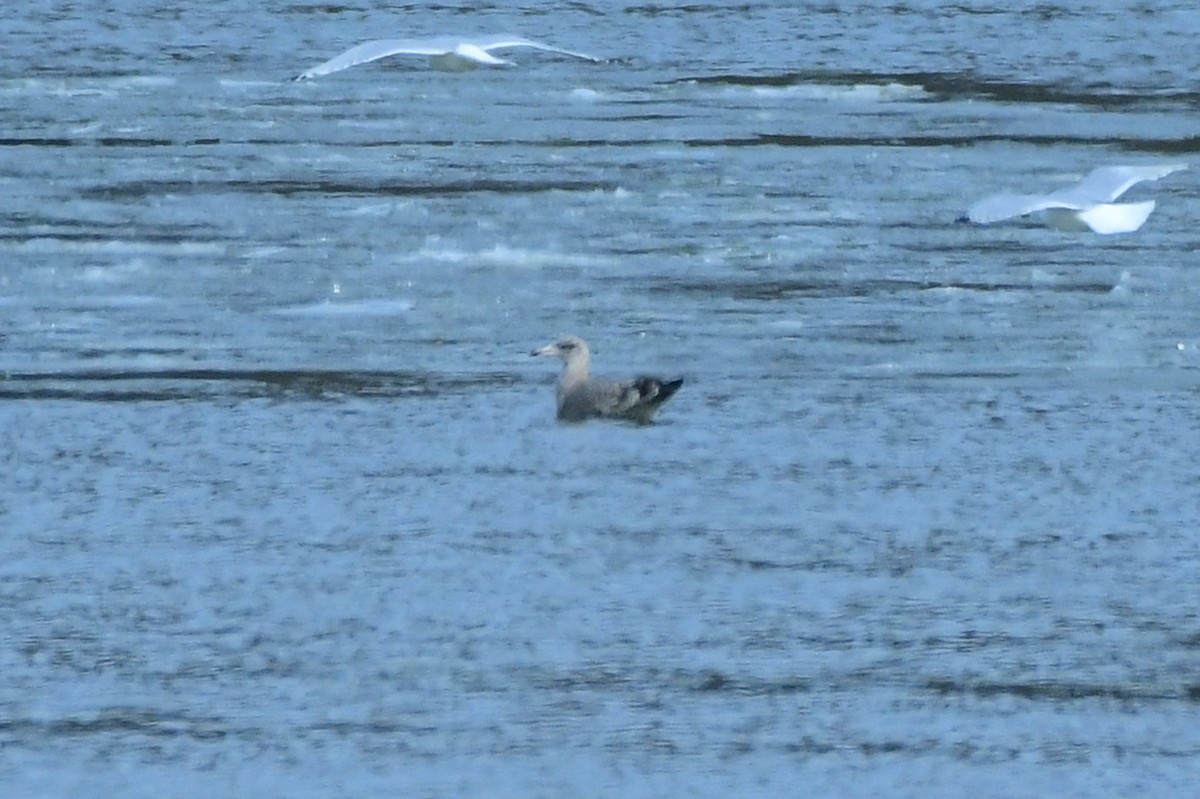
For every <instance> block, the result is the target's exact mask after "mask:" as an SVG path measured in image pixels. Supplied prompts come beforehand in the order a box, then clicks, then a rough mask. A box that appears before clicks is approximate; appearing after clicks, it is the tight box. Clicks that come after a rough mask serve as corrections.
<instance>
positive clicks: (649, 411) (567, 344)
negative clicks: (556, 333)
mask: <svg viewBox="0 0 1200 799" xmlns="http://www.w3.org/2000/svg"><path fill="white" fill-rule="evenodd" d="M531 354H532V355H535V356H541V357H547V358H561V359H562V361H563V364H564V365H563V370H562V374H561V375H559V378H558V391H557V394H558V419H559V421H562V422H582V421H585V420H587V419H592V418H606V419H622V420H625V421H630V422H636V423H638V424H649V423H650V421H651V419H652V418H653V417H654V412H655V411H657V410H658V409H659V407H660V406H661V405H662V404H663V403H664V402H666V401H667V400H669V399H670V398H671V397H672V396H673V395H674V394H675V392H676V391H678V390H679V387H680V386H682V385H683V378H678V379H675V380H660V379H659V378H657V377H644V376H643V377H635V378H633V379H631V380H602V379H592V378H589V377H588V366H589V363H590V361H591V355H590V353H589V352H588V345H587V343H586V342H585V341H584V340H583V339H581V338H579V337H578V336H567V337H566V338H564V339H562V340H561V341H556V342H554V343H553V344H547V345H546V346H544V347H542V348H541V349H536V350H534V351H533V352H532V353H531Z"/></svg>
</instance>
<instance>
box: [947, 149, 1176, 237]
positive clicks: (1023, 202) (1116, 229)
mask: <svg viewBox="0 0 1200 799" xmlns="http://www.w3.org/2000/svg"><path fill="white" fill-rule="evenodd" d="M1183 169H1187V164H1154V165H1148V166H1102V167H1099V168H1097V169H1093V170H1092V172H1091V173H1090V174H1089V175H1088V176H1087V177H1086V178H1084V179H1083V180H1082V181H1080V182H1079V183H1076V184H1075V185H1074V186H1064V187H1063V188H1061V189H1058V190H1057V191H1052V192H1050V193H1049V194H1008V193H1004V194H993V195H992V196H990V197H985V198H983V199H982V200H980V201H979V202H977V203H975V204H974V205H972V206H971V207H970V208H969V209H967V215H966V216H965V217H963V220H966V221H971V222H977V223H979V224H984V225H986V224H988V223H990V222H999V221H1000V220H1002V219H1009V218H1011V217H1014V216H1025V215H1026V214H1032V213H1036V212H1038V211H1043V212H1045V214H1044V216H1045V222H1046V224H1047V225H1049V226H1051V227H1054V228H1057V229H1059V230H1076V231H1081V230H1087V229H1091V230H1092V231H1094V232H1096V233H1104V234H1108V233H1132V232H1133V231H1135V230H1137V229H1138V228H1140V227H1141V226H1142V225H1143V224H1144V223H1145V222H1146V219H1147V217H1149V216H1150V212H1151V211H1153V210H1154V200H1146V201H1145V202H1140V203H1114V202H1113V200H1115V199H1117V198H1118V197H1120V196H1121V195H1122V194H1124V193H1125V192H1126V191H1128V190H1129V188H1130V187H1131V186H1134V185H1135V184H1138V183H1141V182H1142V181H1143V180H1158V179H1159V178H1161V177H1166V176H1167V175H1170V174H1171V173H1173V172H1179V171H1180V170H1183Z"/></svg>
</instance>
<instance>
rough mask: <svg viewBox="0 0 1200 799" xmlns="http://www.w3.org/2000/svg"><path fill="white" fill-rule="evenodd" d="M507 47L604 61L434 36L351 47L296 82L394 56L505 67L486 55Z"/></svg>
mask: <svg viewBox="0 0 1200 799" xmlns="http://www.w3.org/2000/svg"><path fill="white" fill-rule="evenodd" d="M507 47H531V48H533V49H535V50H544V51H546V52H548V53H558V54H560V55H566V56H571V57H572V58H582V59H584V60H585V61H597V62H599V61H602V60H603V59H600V58H596V57H595V56H590V55H587V54H586V53H577V52H575V51H574V50H563V49H562V48H560V47H552V46H551V45H548V44H542V43H541V42H535V41H531V40H529V39H524V38H521V37H520V36H508V35H504V36H478V37H473V38H466V39H464V38H461V37H458V36H433V37H429V38H426V39H377V40H375V41H370V42H364V43H363V44H360V45H358V46H356V47H351V48H350V49H349V50H347V51H346V52H344V53H342V54H341V55H336V56H334V57H333V58H331V59H329V60H328V61H326V62H324V63H323V64H318V65H317V66H315V67H313V68H312V69H310V70H308V71H307V72H303V73H301V74H300V75H299V76H297V78H296V80H308V79H310V78H319V77H320V76H322V75H328V74H330V73H331V72H339V71H341V70H343V69H348V68H350V67H353V66H357V65H358V64H366V63H367V62H369V61H378V60H379V59H381V58H387V57H388V56H393V55H428V56H443V55H457V56H459V57H461V58H465V59H469V60H471V61H476V62H479V63H482V64H505V63H508V62H506V61H502V60H500V59H498V58H493V57H491V56H489V55H488V54H487V53H488V51H490V50H502V49H504V48H507Z"/></svg>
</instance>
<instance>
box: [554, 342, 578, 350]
mask: <svg viewBox="0 0 1200 799" xmlns="http://www.w3.org/2000/svg"><path fill="white" fill-rule="evenodd" d="M558 346H559V348H560V349H564V350H573V349H575V342H574V341H564V342H562V343H561V344H559V345H558Z"/></svg>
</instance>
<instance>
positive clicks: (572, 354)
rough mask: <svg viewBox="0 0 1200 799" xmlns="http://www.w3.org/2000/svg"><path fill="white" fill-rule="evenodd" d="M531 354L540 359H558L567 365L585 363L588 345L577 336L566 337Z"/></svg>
mask: <svg viewBox="0 0 1200 799" xmlns="http://www.w3.org/2000/svg"><path fill="white" fill-rule="evenodd" d="M531 354H532V355H535V356H537V357H540V358H559V359H561V360H562V361H563V362H564V363H568V364H570V363H576V362H579V361H581V360H582V361H585V362H586V361H587V358H588V345H587V342H585V341H584V340H583V339H581V338H579V337H578V336H567V337H565V338H562V339H559V340H558V341H556V342H554V343H553V344H547V345H546V346H544V347H541V348H540V349H536V350H534V351H533V352H532V353H531Z"/></svg>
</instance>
